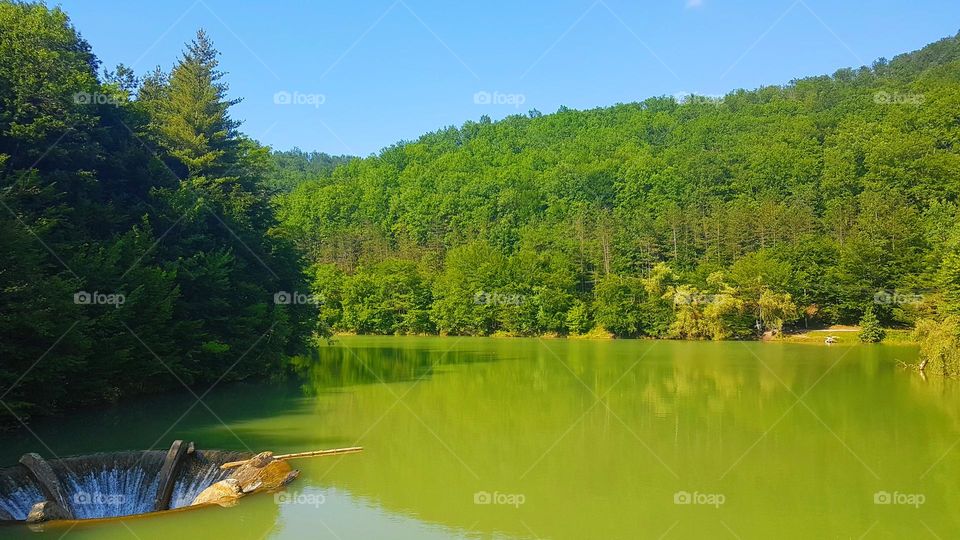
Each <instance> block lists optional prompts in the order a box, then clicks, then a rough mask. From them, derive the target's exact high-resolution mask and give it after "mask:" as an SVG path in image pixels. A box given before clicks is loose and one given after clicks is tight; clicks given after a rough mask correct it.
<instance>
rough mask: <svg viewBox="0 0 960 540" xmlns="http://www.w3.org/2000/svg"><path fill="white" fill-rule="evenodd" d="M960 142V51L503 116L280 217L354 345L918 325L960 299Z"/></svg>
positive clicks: (390, 151)
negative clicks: (364, 339) (716, 91)
mask: <svg viewBox="0 0 960 540" xmlns="http://www.w3.org/2000/svg"><path fill="white" fill-rule="evenodd" d="M958 136H960V39H958V37H956V36H955V37H951V38H947V39H944V40H941V41H939V42H937V43H934V44H931V45H929V46H927V47H925V48H924V49H922V50H919V51H916V52H913V53H910V54H904V55H900V56H898V57H896V58H894V59H893V60H890V61H886V60H883V59H881V60H878V61H877V62H875V63H874V64H873V66H871V67H862V68H859V69H843V70H840V71H838V72H836V73H834V74H833V75H832V76H822V77H812V78H805V79H800V80H796V81H794V82H792V83H791V84H789V85H786V86H783V87H779V86H770V87H764V88H759V89H756V90H751V91H746V90H739V91H735V92H732V93H730V94H728V95H726V96H724V97H723V98H720V99H709V98H701V97H696V96H694V97H690V98H688V99H686V100H684V101H683V102H677V101H676V100H674V99H673V98H665V97H657V98H650V99H647V100H645V101H642V102H638V103H628V104H618V105H615V106H612V107H606V108H598V109H593V110H587V111H575V110H569V109H566V108H561V109H560V110H559V111H557V112H556V113H554V114H541V113H539V112H537V111H531V112H530V113H529V114H528V115H516V116H511V117H508V118H506V119H504V120H502V121H499V122H491V121H490V119H489V118H485V117H484V118H481V119H480V121H479V122H472V121H470V122H466V123H465V124H464V125H463V126H461V127H459V128H455V127H450V128H446V129H443V130H440V131H437V132H434V133H430V134H427V135H424V136H423V137H421V138H420V139H419V140H417V141H414V142H404V143H400V144H397V145H395V146H392V147H390V148H387V149H385V150H383V151H382V152H381V153H380V154H379V155H377V156H374V157H369V158H365V159H357V160H354V161H351V162H349V163H347V164H343V165H340V166H339V167H337V168H336V169H335V170H334V171H333V172H332V173H331V174H329V175H327V176H324V177H322V178H320V179H317V180H315V181H310V182H306V183H304V184H303V185H300V186H299V187H298V188H297V189H296V190H294V191H293V192H292V193H291V194H289V195H287V196H284V197H282V198H281V199H280V201H279V216H280V218H281V221H282V225H281V229H282V231H283V232H284V234H285V235H287V236H288V237H289V238H291V239H292V240H293V241H294V242H295V243H296V244H297V245H298V246H300V247H301V248H302V249H303V250H304V251H305V252H306V253H308V256H309V259H310V261H311V262H312V263H313V264H314V267H313V275H314V281H315V284H314V286H315V292H316V293H318V294H320V295H322V296H323V298H324V304H323V313H324V317H325V319H326V321H327V322H328V323H330V324H332V325H333V326H334V327H335V328H337V329H340V330H344V331H356V332H372V333H395V332H400V333H422V332H441V333H454V334H483V335H485V334H492V333H497V332H503V333H509V334H540V333H559V334H566V333H582V332H587V331H589V330H591V329H592V330H597V331H609V332H612V333H613V334H615V335H617V336H643V335H650V336H659V337H666V336H670V337H713V338H723V337H732V336H744V337H746V336H749V335H752V334H754V332H756V330H757V327H758V326H759V327H760V329H762V330H764V329H765V330H778V329H779V328H780V327H781V326H782V325H784V324H786V325H788V326H789V325H812V324H827V323H844V324H848V323H856V322H857V321H858V320H859V319H860V318H861V317H862V316H863V315H864V313H865V311H866V310H867V309H868V308H870V309H872V310H874V311H876V313H877V316H879V317H880V319H881V320H882V321H883V322H884V323H885V324H888V325H890V324H904V325H907V324H912V322H913V321H914V320H915V319H916V318H917V317H918V316H921V315H926V314H931V313H935V312H937V311H938V310H939V311H942V310H944V309H947V308H948V307H949V306H948V305H947V304H949V302H947V304H944V298H945V297H946V298H956V291H957V290H960V283H958V282H957V279H956V273H951V271H950V268H951V266H950V265H949V264H948V265H944V264H943V261H944V259H945V257H946V258H947V259H950V258H951V257H954V256H955V254H956V251H957V246H958V243H960V227H958V226H957V217H958V216H957V197H958V194H960V177H958V174H957V172H958V171H960V155H958V146H957V145H958ZM878 293H885V294H887V295H888V297H883V296H878V297H877V298H875V296H877V294H878ZM945 295H946V296H945Z"/></svg>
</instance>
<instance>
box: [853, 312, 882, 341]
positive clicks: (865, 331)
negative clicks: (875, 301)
mask: <svg viewBox="0 0 960 540" xmlns="http://www.w3.org/2000/svg"><path fill="white" fill-rule="evenodd" d="M886 335H887V333H886V331H885V330H884V329H883V327H881V326H880V320H879V319H877V316H876V314H874V313H873V308H872V307H869V308H867V311H866V312H864V314H863V318H862V319H860V333H859V334H858V337H859V338H860V341H862V342H864V343H880V342H881V341H883V338H885V337H886Z"/></svg>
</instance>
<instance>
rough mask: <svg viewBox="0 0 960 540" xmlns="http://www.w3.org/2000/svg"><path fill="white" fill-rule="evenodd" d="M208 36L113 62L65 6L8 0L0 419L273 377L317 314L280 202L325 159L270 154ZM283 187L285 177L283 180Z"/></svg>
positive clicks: (3, 62) (2, 75) (0, 154)
mask: <svg viewBox="0 0 960 540" xmlns="http://www.w3.org/2000/svg"><path fill="white" fill-rule="evenodd" d="M217 65H218V60H217V52H216V51H215V50H214V48H213V45H212V44H211V43H210V41H209V39H208V38H207V36H206V34H204V33H203V32H199V33H198V34H197V37H196V39H195V40H194V41H193V42H192V43H190V44H188V45H187V47H186V49H185V50H184V52H183V54H182V56H181V57H180V58H179V59H178V60H177V61H176V63H175V64H174V65H173V67H172V68H171V69H170V70H169V71H163V70H160V69H157V70H155V71H153V72H151V73H147V74H145V75H143V76H141V77H138V76H136V75H135V74H134V73H133V72H132V71H131V70H130V69H129V68H126V67H124V66H119V67H117V68H116V69H112V70H103V69H102V68H101V66H100V64H99V62H98V60H97V59H96V57H95V56H94V54H93V53H92V52H91V50H90V46H89V44H88V43H86V42H85V41H84V40H83V39H82V38H81V37H80V35H79V34H78V32H77V31H76V29H74V28H73V27H72V26H71V25H70V23H69V20H68V18H67V16H66V15H65V14H64V13H63V12H62V11H61V10H59V9H56V8H53V9H50V8H47V7H45V6H43V5H39V4H25V3H14V2H0V206H2V208H0V245H2V250H0V290H2V299H0V336H2V339H0V359H2V360H0V388H2V389H3V390H0V402H2V403H3V404H4V408H2V409H0V417H3V418H4V419H5V420H8V421H9V420H12V419H13V417H14V416H15V417H16V418H20V419H24V418H28V417H30V416H32V415H35V414H45V413H50V412H53V411H56V410H58V409H63V408H67V407H72V408H76V407H82V406H87V405H90V404H95V403H97V402H103V401H113V400H118V399H121V398H123V397H126V396H130V395H136V394H141V393H147V392H158V391H163V390H168V389H173V388H182V385H183V384H186V385H191V386H192V385H196V384H199V383H206V384H207V385H208V386H209V384H210V383H215V382H219V381H221V380H227V381H229V380H234V379H238V378H243V377H249V376H251V375H264V374H269V373H271V372H272V371H273V370H274V369H275V368H277V367H278V366H281V365H282V362H283V359H285V358H288V357H289V356H290V355H293V354H295V353H297V352H299V351H301V350H302V347H303V344H304V343H305V341H306V340H307V339H309V338H310V336H312V335H314V334H315V333H317V332H321V333H322V331H323V330H322V329H321V328H319V327H318V325H317V317H316V307H315V305H313V304H310V303H293V302H290V303H279V302H276V301H275V295H277V294H282V293H287V294H292V293H294V292H296V291H305V290H307V289H306V287H307V280H306V276H305V275H304V273H303V271H302V267H301V261H300V256H299V255H298V253H297V251H296V248H295V246H293V245H292V243H291V242H290V241H289V240H287V239H285V238H284V237H283V236H282V235H280V234H277V232H276V227H277V220H276V218H275V212H274V209H273V208H272V206H271V202H270V200H271V196H272V194H273V193H276V192H279V191H281V189H280V187H281V186H283V185H284V182H287V183H289V182H294V183H295V182H296V181H297V178H300V177H301V176H302V175H303V174H306V173H307V172H308V171H311V170H316V171H322V170H323V163H324V159H323V156H309V155H303V153H297V152H294V153H284V154H280V155H273V154H271V152H270V150H269V149H268V148H265V147H263V146H261V145H259V144H258V143H257V142H256V141H252V140H250V139H249V138H247V137H245V136H244V135H243V134H242V133H241V132H240V131H239V130H238V127H239V122H238V121H236V120H234V119H232V118H231V117H230V114H229V108H230V106H231V105H233V104H234V103H236V101H235V100H232V99H231V98H228V97H227V92H228V88H227V85H226V83H225V82H224V80H223V74H222V73H221V72H220V71H219V70H218V67H217ZM271 186H273V187H272V188H271Z"/></svg>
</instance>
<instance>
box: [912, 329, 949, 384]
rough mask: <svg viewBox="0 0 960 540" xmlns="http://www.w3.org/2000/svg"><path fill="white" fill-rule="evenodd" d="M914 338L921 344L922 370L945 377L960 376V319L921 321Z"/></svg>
mask: <svg viewBox="0 0 960 540" xmlns="http://www.w3.org/2000/svg"><path fill="white" fill-rule="evenodd" d="M913 337H914V339H915V340H916V341H917V342H918V343H919V344H920V363H921V369H926V368H929V369H931V371H933V372H935V373H937V374H939V375H943V376H945V377H955V376H957V375H960V318H958V317H956V316H954V315H951V316H948V317H946V318H944V319H943V320H942V321H936V320H934V319H921V320H919V321H917V326H916V329H915V330H914V333H913Z"/></svg>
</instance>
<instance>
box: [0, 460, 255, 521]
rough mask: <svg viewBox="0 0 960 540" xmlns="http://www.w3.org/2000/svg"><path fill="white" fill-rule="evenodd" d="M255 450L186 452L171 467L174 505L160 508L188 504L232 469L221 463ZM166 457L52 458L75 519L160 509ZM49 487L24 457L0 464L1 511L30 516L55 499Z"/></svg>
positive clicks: (22, 517) (11, 515)
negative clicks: (38, 506) (9, 464)
mask: <svg viewBox="0 0 960 540" xmlns="http://www.w3.org/2000/svg"><path fill="white" fill-rule="evenodd" d="M250 455H251V454H250V453H248V452H226V451H219V450H206V451H202V450H197V451H192V452H190V453H189V454H185V455H184V456H183V457H182V459H181V460H180V462H179V464H178V465H179V466H178V467H176V468H175V469H174V470H173V472H172V474H173V476H172V482H173V489H172V493H171V496H170V499H169V501H170V502H169V506H168V507H167V508H159V510H166V509H175V508H180V507H183V506H188V505H189V504H190V503H191V502H193V499H194V498H195V497H196V496H197V495H198V494H199V493H200V492H201V491H203V490H204V489H205V488H207V487H208V486H210V485H211V484H213V483H215V482H218V481H220V480H223V479H224V478H226V477H227V476H228V475H229V474H230V471H229V470H221V469H220V465H221V464H223V463H226V462H228V461H232V460H237V459H245V458H248V457H250ZM167 456H168V452H166V451H163V450H150V451H141V452H114V453H103V454H92V455H88V456H77V457H69V458H63V459H53V460H50V461H49V462H47V463H49V467H50V469H52V473H53V475H54V476H55V479H56V481H58V482H59V485H60V488H61V489H62V491H63V493H62V497H61V498H60V500H62V501H64V502H65V504H66V506H67V508H66V510H68V511H70V513H72V515H73V517H74V518H76V519H91V518H109V517H119V516H128V515H132V514H141V513H146V512H153V511H155V510H158V508H157V499H158V490H159V489H160V483H161V481H162V479H161V476H162V474H161V473H162V469H163V466H164V461H165V459H166V458H167ZM49 491H50V489H49V487H47V486H45V485H44V481H43V480H42V479H40V478H38V475H36V474H35V473H33V472H32V471H31V468H30V467H28V466H26V465H25V464H24V463H23V462H22V460H21V463H20V464H18V465H16V466H13V467H8V468H5V469H0V516H3V518H5V519H10V518H12V519H14V520H18V521H23V520H25V519H26V518H27V515H28V514H29V513H30V509H31V508H32V507H33V506H34V505H35V504H36V503H39V502H42V501H45V500H48V499H50V497H49V494H50V493H49ZM4 514H6V515H4Z"/></svg>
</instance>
